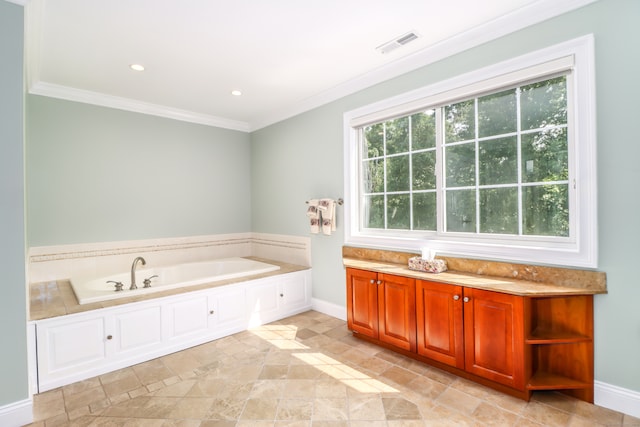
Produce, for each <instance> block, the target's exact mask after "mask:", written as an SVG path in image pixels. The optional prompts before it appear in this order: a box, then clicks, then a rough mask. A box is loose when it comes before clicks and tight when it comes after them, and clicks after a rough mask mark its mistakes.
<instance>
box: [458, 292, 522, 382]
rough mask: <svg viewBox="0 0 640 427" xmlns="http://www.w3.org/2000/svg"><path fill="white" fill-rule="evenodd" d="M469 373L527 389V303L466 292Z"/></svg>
mask: <svg viewBox="0 0 640 427" xmlns="http://www.w3.org/2000/svg"><path fill="white" fill-rule="evenodd" d="M463 306H464V346H465V370H466V371H467V372H470V373H472V374H474V375H478V376H479V377H483V378H487V379H489V380H491V381H495V382H498V383H501V384H504V385H507V386H509V387H513V388H515V389H517V390H523V389H524V327H523V306H524V299H523V297H520V296H515V295H507V294H502V293H499V292H491V291H484V290H479V289H469V288H465V289H464V297H463Z"/></svg>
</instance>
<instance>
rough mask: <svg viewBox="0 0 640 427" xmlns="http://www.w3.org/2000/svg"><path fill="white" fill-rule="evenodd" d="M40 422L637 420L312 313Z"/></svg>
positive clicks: (334, 426)
mask: <svg viewBox="0 0 640 427" xmlns="http://www.w3.org/2000/svg"><path fill="white" fill-rule="evenodd" d="M34 417H35V420H36V421H35V422H34V423H33V424H30V426H34V427H42V426H46V427H50V426H136V427H137V426H143V427H146V426H149V427H156V426H157V427H161V426H162V427H169V426H179V427H232V426H235V427H249V426H250V427H267V426H269V427H271V426H277V427H285V426H287V427H298V426H301V427H302V426H313V427H364V426H367V427H418V426H518V427H521V426H522V427H528V426H563V427H564V426H567V427H582V426H625V427H627V426H640V419H637V418H633V417H629V416H627V415H624V414H621V413H618V412H614V411H611V410H608V409H605V408H601V407H598V406H594V405H591V404H588V403H585V402H582V401H578V400H575V399H572V398H569V397H566V396H564V395H561V394H558V393H536V394H534V396H533V398H532V399H531V401H530V402H524V401H522V400H519V399H515V398H512V397H509V396H506V395H503V394H501V393H498V392H495V391H493V390H491V389H488V388H485V387H483V386H480V385H477V384H475V383H472V382H469V381H466V380H464V379H461V378H458V377H456V376H454V375H451V374H448V373H446V372H443V371H441V370H438V369H435V368H432V367H429V366H427V365H425V364H422V363H419V362H416V361H414V360H412V359H409V358H406V357H404V356H400V355H397V354H395V353H393V352H390V351H387V350H384V349H381V348H379V347H376V346H374V345H371V344H368V343H365V342H362V341H360V340H358V339H355V338H353V337H352V336H351V334H350V333H349V331H348V330H347V328H346V324H345V322H343V321H341V320H338V319H335V318H333V317H329V316H326V315H324V314H321V313H317V312H314V311H310V312H307V313H303V314H300V315H297V316H293V317H290V318H287V319H284V320H282V321H279V322H275V323H271V324H269V325H265V326H263V327H260V328H256V329H254V330H251V331H246V332H242V333H238V334H235V335H232V336H230V337H226V338H223V339H220V340H216V341H212V342H210V343H207V344H204V345H201V346H198V347H194V348H191V349H188V350H184V351H181V352H178V353H174V354H170V355H167V356H164V357H161V358H158V359H155V360H151V361H149V362H145V363H141V364H139V365H135V366H132V367H130V368H125V369H121V370H118V371H115V372H112V373H108V374H105V375H101V376H99V377H96V378H91V379H88V380H85V381H81V382H77V383H74V384H70V385H67V386H64V387H61V388H58V389H55V390H51V391H48V392H45V393H41V394H39V395H36V396H34Z"/></svg>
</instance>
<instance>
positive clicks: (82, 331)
mask: <svg viewBox="0 0 640 427" xmlns="http://www.w3.org/2000/svg"><path fill="white" fill-rule="evenodd" d="M36 328H37V329H36V337H37V342H38V348H37V360H38V383H39V388H40V391H41V392H42V391H45V390H49V389H51V388H54V387H57V386H59V385H60V381H61V380H62V379H65V378H67V377H71V378H76V376H81V374H82V372H84V371H91V370H92V369H93V367H94V366H95V365H99V364H101V363H103V362H104V361H105V360H106V359H107V356H108V352H107V343H108V342H109V340H111V339H112V338H113V337H112V336H111V335H108V334H107V327H106V319H105V317H104V316H102V315H94V316H88V315H78V316H69V317H65V318H61V319H55V320H50V321H48V322H46V323H45V322H41V323H39V324H38V325H37V327H36Z"/></svg>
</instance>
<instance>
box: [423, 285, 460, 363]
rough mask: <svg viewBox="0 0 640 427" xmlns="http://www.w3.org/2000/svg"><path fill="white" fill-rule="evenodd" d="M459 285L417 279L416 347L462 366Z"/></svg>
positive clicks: (428, 354)
mask: <svg viewBox="0 0 640 427" xmlns="http://www.w3.org/2000/svg"><path fill="white" fill-rule="evenodd" d="M462 308H463V307H462V286H454V285H447V284H444V283H436V282H428V281H426V280H416V321H417V334H418V342H417V351H418V354H419V355H421V356H425V357H428V358H429V359H432V360H435V361H437V362H440V363H444V364H446V365H449V366H454V367H456V368H460V369H464V322H463V315H462Z"/></svg>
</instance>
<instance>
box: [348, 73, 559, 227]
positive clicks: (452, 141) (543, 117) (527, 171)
mask: <svg viewBox="0 0 640 427" xmlns="http://www.w3.org/2000/svg"><path fill="white" fill-rule="evenodd" d="M567 108H568V107H567V78H566V76H560V77H554V78H551V79H546V80H542V81H537V82H534V83H527V84H526V85H521V86H518V87H515V88H505V89H501V90H499V91H496V92H494V93H489V94H484V95H482V96H478V97H476V98H473V99H465V100H461V101H459V102H455V103H452V104H449V105H440V106H434V107H433V108H431V107H429V108H427V109H425V110H424V111H421V112H416V113H412V114H409V115H406V116H403V117H397V118H393V119H390V120H386V121H383V122H379V123H374V124H371V125H367V126H365V127H363V128H362V129H361V131H362V132H361V135H362V138H361V142H362V149H361V153H362V154H361V171H362V175H361V179H362V187H361V191H362V193H361V201H362V203H363V209H362V212H363V218H362V221H363V222H362V224H361V226H362V227H363V228H366V229H379V230H407V231H411V230H420V231H427V232H436V231H438V232H444V233H472V234H476V235H482V234H485V235H511V236H552V237H568V236H569V234H570V230H569V223H570V221H569V164H568V162H569V154H568V153H569V144H568V130H567V129H568V124H567V117H568V113H567ZM439 158H441V159H442V162H440V163H441V165H440V167H441V168H442V169H441V170H437V169H436V167H437V159H439ZM439 198H442V200H441V201H440V203H439V202H438V200H439ZM438 206H441V209H442V212H440V213H439V211H438ZM438 215H441V216H442V218H441V219H442V220H441V221H438ZM439 224H441V227H442V229H441V230H439V229H438V227H439Z"/></svg>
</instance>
